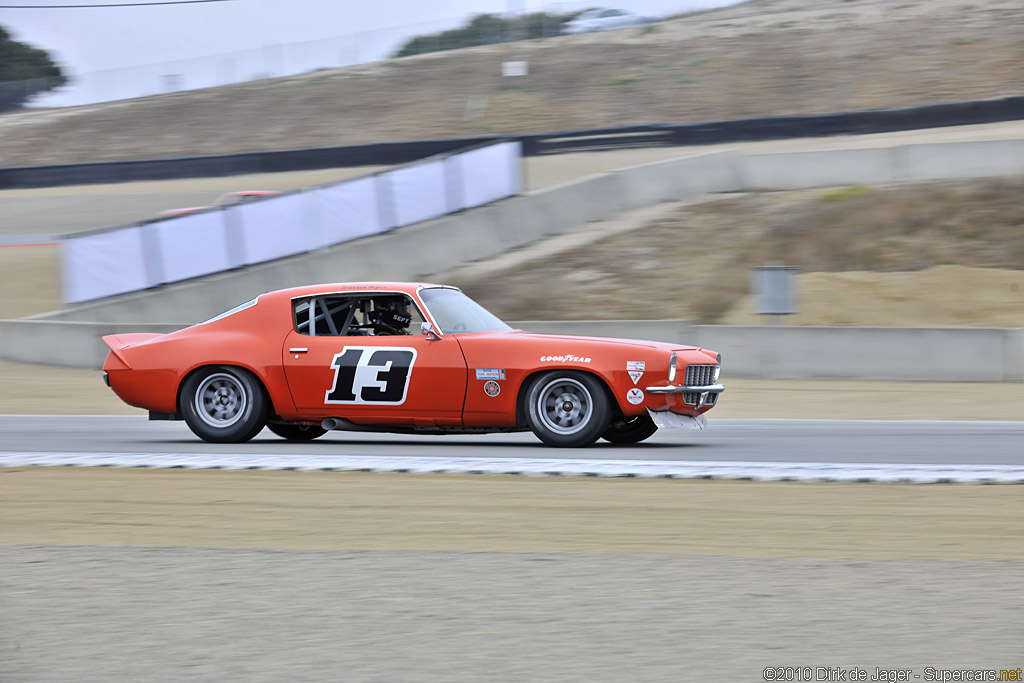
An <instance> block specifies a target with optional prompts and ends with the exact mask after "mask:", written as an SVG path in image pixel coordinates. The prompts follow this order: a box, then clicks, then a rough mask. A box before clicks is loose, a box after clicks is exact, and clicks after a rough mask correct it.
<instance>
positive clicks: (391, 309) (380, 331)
mask: <svg viewBox="0 0 1024 683" xmlns="http://www.w3.org/2000/svg"><path fill="white" fill-rule="evenodd" d="M292 310H293V312H294V317H295V321H294V322H295V331H296V332H298V333H299V334H306V335H309V336H311V337H371V336H373V337H380V336H391V335H402V334H418V333H419V329H420V323H422V322H423V316H422V315H421V314H420V312H419V309H418V308H416V305H415V304H413V302H412V300H411V299H409V297H408V296H406V295H404V294H378V295H374V296H330V295H328V296H314V297H307V298H303V299H296V300H295V301H294V302H293V304H292Z"/></svg>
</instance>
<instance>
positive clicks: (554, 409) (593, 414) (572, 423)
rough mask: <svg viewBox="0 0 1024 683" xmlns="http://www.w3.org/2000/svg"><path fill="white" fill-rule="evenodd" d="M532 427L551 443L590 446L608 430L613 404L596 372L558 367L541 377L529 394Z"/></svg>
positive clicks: (546, 441)
mask: <svg viewBox="0 0 1024 683" xmlns="http://www.w3.org/2000/svg"><path fill="white" fill-rule="evenodd" d="M526 415H527V420H528V421H529V425H530V429H532V430H533V433H534V434H536V435H537V438H538V439H540V440H541V441H543V442H544V443H546V444H548V445H549V446H558V447H562V448H578V447H580V446H589V445H590V444H592V443H594V442H595V441H597V439H598V438H599V437H600V436H601V435H602V434H603V433H604V432H605V431H607V429H608V424H609V423H610V422H611V407H610V406H609V404H608V395H607V394H606V393H605V390H604V385H602V384H601V382H600V380H598V379H597V378H595V377H594V376H593V375H588V374H587V373H584V372H575V371H572V370H556V371H554V372H548V373H545V374H543V375H541V376H540V377H538V378H537V379H536V380H535V381H534V382H533V384H531V385H530V388H529V391H528V392H527V395H526Z"/></svg>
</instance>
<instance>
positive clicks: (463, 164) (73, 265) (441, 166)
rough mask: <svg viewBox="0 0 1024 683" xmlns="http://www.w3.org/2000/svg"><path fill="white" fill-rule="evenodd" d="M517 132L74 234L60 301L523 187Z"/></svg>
mask: <svg viewBox="0 0 1024 683" xmlns="http://www.w3.org/2000/svg"><path fill="white" fill-rule="evenodd" d="M521 153H522V145H521V144H520V143H519V142H502V143H497V144H494V145H489V146H487V147H481V148H477V149H472V150H468V151H466V152H461V153H456V154H452V155H447V156H441V157H436V158H431V159H428V160H425V161H422V162H417V163H415V164H411V165H408V166H403V167H400V168H396V169H393V170H391V171H387V172H383V173H378V174H376V175H374V176H367V177H363V178H356V179H353V180H347V181H342V182H340V183H336V184H333V185H328V186H324V187H316V188H307V189H304V190H299V191H296V192H290V193H287V194H283V195H280V196H276V197H271V198H267V199H262V200H259V201H255V202H252V203H248V204H241V205H237V206H230V207H225V208H222V209H217V210H209V211H203V212H201V213H195V214H187V215H183V216H176V217H173V218H166V219H163V220H157V221H152V222H149V223H144V224H141V225H135V226H129V227H124V228H118V229H114V230H109V231H105V232H97V233H85V234H82V235H76V236H72V237H68V238H67V239H65V240H64V242H63V248H62V250H61V269H62V280H63V290H64V291H63V294H64V301H65V302H67V303H80V302H83V301H90V300H93V299H100V298H104V297H109V296H114V295H116V294H124V293H127V292H133V291H138V290H142V289H148V288H150V287H155V286H157V285H162V284H168V283H172V282H180V281H182V280H187V279H190V278H194V277H199V276H203V275H209V274H211V273H217V272H222V271H226V270H230V269H232V268H238V267H240V266H246V265H253V264H257V263H264V262H266V261H273V260H276V259H280V258H285V257H288V256H294V255H296V254H301V253H305V252H309V251H315V250H317V249H322V248H324V247H328V246H332V245H335V244H340V243H342V242H347V241H349V240H353V239H357V238H359V237H365V236H367V235H374V234H378V233H382V232H386V231H388V230H391V229H393V228H397V227H404V226H407V225H412V224H414V223H420V222H422V221H426V220H430V219H432V218H438V217H440V216H443V215H445V214H449V213H454V212H456V211H460V210H462V209H465V208H469V207H473V206H479V205H481V204H486V203H489V202H492V201H495V200H497V199H502V198H504V197H509V196H512V195H515V194H518V193H519V192H520V188H521V186H522V180H521V171H520V162H519V160H520V157H521Z"/></svg>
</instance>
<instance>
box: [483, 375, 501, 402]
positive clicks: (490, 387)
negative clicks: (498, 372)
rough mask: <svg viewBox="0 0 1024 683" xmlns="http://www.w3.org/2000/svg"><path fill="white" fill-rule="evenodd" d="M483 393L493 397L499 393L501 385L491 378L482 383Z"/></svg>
mask: <svg viewBox="0 0 1024 683" xmlns="http://www.w3.org/2000/svg"><path fill="white" fill-rule="evenodd" d="M484 393H485V394H487V395H488V396H490V397H491V398H494V397H495V396H497V395H498V394H500V393H501V385H500V384H498V383H497V382H495V381H494V380H493V379H492V380H490V381H488V382H485V383H484Z"/></svg>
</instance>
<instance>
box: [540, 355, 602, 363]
mask: <svg viewBox="0 0 1024 683" xmlns="http://www.w3.org/2000/svg"><path fill="white" fill-rule="evenodd" d="M540 362H541V363H589V362H590V358H584V357H583V356H574V355H572V354H569V355H567V356H541V357H540Z"/></svg>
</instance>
